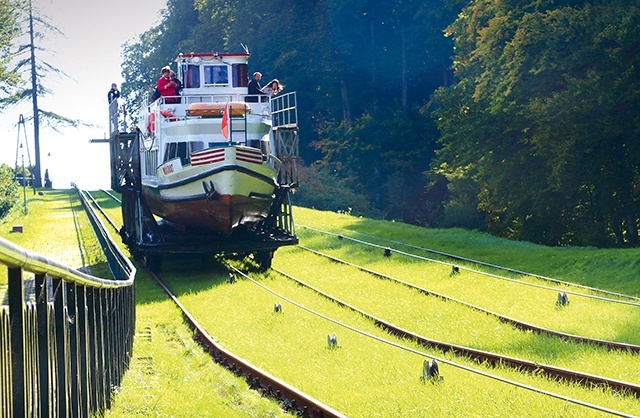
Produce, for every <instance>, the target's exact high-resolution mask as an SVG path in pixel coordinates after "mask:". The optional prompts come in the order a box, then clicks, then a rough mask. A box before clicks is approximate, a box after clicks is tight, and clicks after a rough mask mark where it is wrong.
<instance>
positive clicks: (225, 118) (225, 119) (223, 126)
mask: <svg viewBox="0 0 640 418" xmlns="http://www.w3.org/2000/svg"><path fill="white" fill-rule="evenodd" d="M229 112H231V108H230V107H229V102H227V106H226V107H225V108H224V113H223V114H222V122H221V123H220V130H221V131H222V136H224V137H225V138H226V139H229Z"/></svg>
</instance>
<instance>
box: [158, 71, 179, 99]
mask: <svg viewBox="0 0 640 418" xmlns="http://www.w3.org/2000/svg"><path fill="white" fill-rule="evenodd" d="M156 87H157V89H158V91H159V92H160V95H161V96H163V97H166V98H165V99H164V102H165V103H180V98H179V97H177V96H178V89H179V87H180V86H179V85H178V83H176V82H175V80H173V79H172V78H171V68H169V67H164V68H162V77H160V78H159V79H158V82H157V83H156Z"/></svg>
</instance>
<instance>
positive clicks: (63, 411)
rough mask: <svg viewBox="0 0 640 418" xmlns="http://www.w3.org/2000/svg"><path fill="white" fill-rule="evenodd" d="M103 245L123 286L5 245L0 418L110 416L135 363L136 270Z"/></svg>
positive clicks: (1, 258)
mask: <svg viewBox="0 0 640 418" xmlns="http://www.w3.org/2000/svg"><path fill="white" fill-rule="evenodd" d="M81 199H82V195H81ZM83 204H85V202H83ZM92 216H93V217H95V215H91V214H90V219H91V218H92ZM91 221H92V223H94V227H95V222H96V219H91ZM97 222H99V221H97ZM103 239H104V237H103V238H100V237H99V240H100V241H101V243H102V245H103V248H104V249H105V252H106V253H107V259H108V263H109V267H110V268H111V270H112V273H113V275H114V277H118V278H120V279H119V280H108V279H102V278H98V277H94V276H91V275H88V274H85V273H82V272H80V271H77V270H75V269H72V268H70V267H67V266H65V265H63V264H60V263H58V262H56V261H54V260H51V259H48V258H46V257H44V256H42V255H39V254H36V253H34V252H31V251H29V250H26V249H24V248H22V247H19V246H17V245H15V244H13V243H11V242H9V241H7V240H5V239H3V238H0V264H3V265H6V266H7V268H8V306H6V305H4V306H2V307H1V308H0V416H1V417H90V416H92V415H94V414H99V413H100V412H101V411H103V410H104V409H106V408H109V406H110V404H111V392H112V390H113V389H115V388H117V387H118V385H119V384H120V381H121V379H122V376H123V374H124V371H125V370H126V368H127V367H128V364H129V361H130V358H131V349H132V347H133V336H134V331H135V293H134V286H133V284H134V276H135V268H134V267H133V265H132V264H131V262H130V261H129V260H128V259H127V258H126V256H124V254H123V253H122V252H121V251H120V250H119V248H117V247H115V246H110V245H108V244H105V243H104V241H103ZM105 245H106V246H105Z"/></svg>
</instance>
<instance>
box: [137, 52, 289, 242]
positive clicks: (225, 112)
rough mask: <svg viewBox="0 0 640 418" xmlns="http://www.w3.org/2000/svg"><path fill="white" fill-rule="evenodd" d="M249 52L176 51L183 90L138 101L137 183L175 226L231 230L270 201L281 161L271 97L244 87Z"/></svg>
mask: <svg viewBox="0 0 640 418" xmlns="http://www.w3.org/2000/svg"><path fill="white" fill-rule="evenodd" d="M248 59H249V53H248V52H243V53H189V54H179V55H178V56H177V58H176V59H175V62H176V65H177V71H176V74H177V77H178V79H179V80H182V90H181V91H180V95H179V96H162V97H160V98H159V99H157V100H155V101H150V100H145V101H144V102H143V104H142V106H141V109H140V112H139V115H138V128H139V131H140V132H141V133H142V135H141V136H142V140H141V145H140V172H141V173H140V176H141V177H140V181H141V186H142V187H141V191H142V194H143V196H144V198H145V200H146V203H147V204H148V207H149V209H150V210H151V212H152V213H153V214H154V215H156V216H158V217H160V218H162V219H163V220H164V221H166V222H169V223H170V224H172V225H175V226H176V227H177V228H183V229H185V230H191V231H200V232H203V233H208V234H218V235H220V236H222V237H229V236H231V235H232V234H233V233H234V231H235V230H236V229H237V228H240V227H242V228H245V229H246V228H251V227H252V225H255V224H257V223H259V222H261V221H263V220H264V219H265V218H266V217H267V216H268V214H269V211H270V209H271V207H272V203H273V202H274V197H275V191H276V189H277V187H278V186H279V183H278V171H279V168H280V167H281V161H280V160H279V159H278V158H277V157H276V156H275V155H274V153H273V152H272V150H274V149H275V136H274V115H273V112H272V98H271V97H269V96H267V95H249V94H248V88H247V86H248V81H249V75H248ZM283 96H284V95H283ZM289 111H290V109H289Z"/></svg>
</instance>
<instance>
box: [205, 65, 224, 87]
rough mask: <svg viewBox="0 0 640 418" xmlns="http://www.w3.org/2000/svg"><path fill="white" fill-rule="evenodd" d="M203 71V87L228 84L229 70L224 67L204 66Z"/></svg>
mask: <svg viewBox="0 0 640 418" xmlns="http://www.w3.org/2000/svg"><path fill="white" fill-rule="evenodd" d="M203 70H204V85H205V86H220V85H224V86H226V85H228V84H229V68H228V67H227V66H226V65H205V66H204V67H203Z"/></svg>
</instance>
